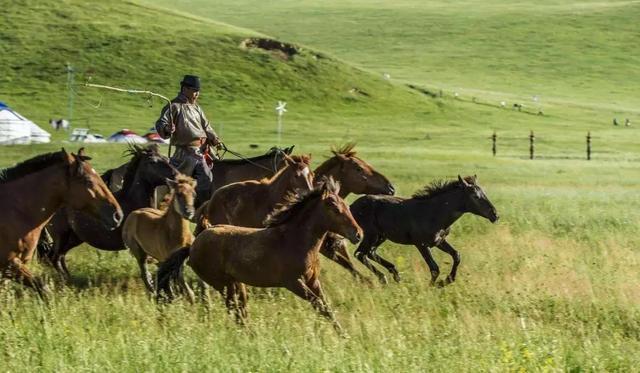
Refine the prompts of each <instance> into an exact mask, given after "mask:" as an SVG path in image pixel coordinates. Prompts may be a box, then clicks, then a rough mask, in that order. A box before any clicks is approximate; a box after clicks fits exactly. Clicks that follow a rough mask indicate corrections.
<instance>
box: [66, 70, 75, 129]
mask: <svg viewBox="0 0 640 373" xmlns="http://www.w3.org/2000/svg"><path fill="white" fill-rule="evenodd" d="M74 73H75V71H74V70H73V66H71V64H70V63H69V62H67V91H68V92H69V98H68V109H69V113H68V119H67V120H68V121H69V126H72V125H73V75H74Z"/></svg>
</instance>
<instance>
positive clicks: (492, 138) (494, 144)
mask: <svg viewBox="0 0 640 373" xmlns="http://www.w3.org/2000/svg"><path fill="white" fill-rule="evenodd" d="M497 139H498V135H497V134H496V131H493V135H491V141H492V145H491V152H492V153H493V156H494V157H495V156H496V141H497Z"/></svg>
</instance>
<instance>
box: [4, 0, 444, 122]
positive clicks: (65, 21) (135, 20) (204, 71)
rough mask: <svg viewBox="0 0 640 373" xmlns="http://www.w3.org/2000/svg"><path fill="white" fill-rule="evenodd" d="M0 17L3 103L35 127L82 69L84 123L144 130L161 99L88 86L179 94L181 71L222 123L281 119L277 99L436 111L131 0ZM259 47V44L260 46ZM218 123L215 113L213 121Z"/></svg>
mask: <svg viewBox="0 0 640 373" xmlns="http://www.w3.org/2000/svg"><path fill="white" fill-rule="evenodd" d="M3 8H4V9H3V12H2V14H1V15H0V23H1V24H2V28H0V41H1V42H0V100H4V101H6V102H8V103H9V104H11V105H12V106H14V107H15V108H16V109H17V110H18V111H21V112H23V113H24V114H25V115H27V116H29V117H31V118H33V119H34V120H35V121H37V122H39V123H42V122H46V120H47V119H48V118H51V117H66V116H67V113H68V106H67V97H68V91H67V89H66V82H67V74H66V70H65V69H66V67H65V66H66V63H67V62H69V63H71V64H72V66H73V68H74V69H75V73H76V74H75V85H74V90H75V91H76V96H75V102H74V118H75V119H76V121H75V124H76V126H83V125H86V126H90V127H92V128H94V129H96V130H99V131H107V132H108V131H111V130H114V129H118V128H122V127H131V128H133V129H137V130H146V129H147V128H148V127H149V126H150V125H151V124H152V123H153V120H154V117H155V116H156V115H157V114H158V112H159V110H160V107H161V105H162V102H159V101H157V100H155V101H153V102H152V103H153V104H154V105H155V107H153V108H150V107H149V102H147V101H146V99H145V98H144V97H138V96H135V97H131V96H127V95H122V94H114V93H110V92H107V91H97V90H95V89H92V88H85V87H83V85H82V84H83V83H84V82H87V81H89V79H91V82H92V83H100V84H108V85H113V86H119V87H126V88H131V89H148V90H153V91H155V92H159V93H161V94H164V95H166V96H170V97H172V96H173V95H175V92H177V90H178V82H179V80H180V78H181V77H182V75H183V74H185V73H193V74H198V75H200V76H201V78H202V81H203V85H204V88H203V94H202V97H201V104H202V105H203V106H204V107H205V109H206V110H207V112H211V113H213V112H215V113H216V115H217V116H218V117H215V118H212V119H217V120H220V118H224V119H226V118H228V116H233V115H235V116H238V117H242V118H244V119H245V120H248V119H249V118H250V117H261V116H269V117H270V118H271V117H272V116H273V107H274V106H275V103H276V102H277V100H286V101H287V102H288V104H289V107H290V108H293V110H294V111H297V112H303V111H304V112H306V113H313V112H315V113H323V112H326V111H349V110H351V111H353V110H357V111H360V112H366V111H371V110H374V111H376V108H379V107H380V106H382V105H391V106H393V107H396V108H397V109H399V110H403V109H404V110H407V109H409V108H411V107H415V106H416V105H420V106H422V109H421V110H423V111H432V110H434V108H435V105H433V104H431V103H429V102H428V101H427V100H425V99H424V98H423V97H422V96H421V95H419V94H417V93H414V92H411V91H410V90H409V89H406V88H403V87H401V86H397V85H392V84H390V83H388V82H386V81H385V80H384V79H382V78H381V77H379V76H374V75H372V74H370V73H367V72H363V71H361V70H358V69H356V68H353V67H351V66H349V65H347V64H345V63H342V62H340V61H338V60H336V59H334V58H331V57H330V56H327V55H325V54H322V53H318V52H315V51H313V50H311V49H308V48H303V47H298V46H293V47H294V48H295V49H294V50H293V53H295V54H293V55H291V56H289V54H286V53H283V52H281V51H279V50H275V51H272V50H266V49H262V48H260V47H259V46H254V47H252V44H251V43H248V44H249V46H247V43H244V44H243V42H244V41H246V40H247V39H248V38H260V37H261V35H259V34H257V33H255V32H251V31H248V30H243V29H239V28H234V27H231V26H228V25H224V24H220V23H215V22H212V21H209V20H206V19H203V18H197V17H194V16H190V15H187V14H182V13H177V12H172V11H168V10H161V9H155V8H148V7H144V6H140V5H137V4H134V3H131V2H127V1H114V0H110V1H105V2H99V3H98V2H83V1H73V0H71V1H62V2H57V1H28V0H23V1H14V2H11V4H9V5H8V6H4V7H3ZM254 44H255V43H254ZM212 116H213V115H212Z"/></svg>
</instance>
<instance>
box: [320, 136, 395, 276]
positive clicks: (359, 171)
mask: <svg viewBox="0 0 640 373" xmlns="http://www.w3.org/2000/svg"><path fill="white" fill-rule="evenodd" d="M354 147H355V144H353V143H351V144H346V145H344V146H342V147H340V148H337V149H336V148H333V149H331V152H332V153H333V157H331V158H329V159H327V160H326V161H324V162H323V163H322V164H321V165H320V166H318V167H317V168H316V170H315V180H316V182H318V181H319V180H321V179H322V178H326V177H332V178H333V179H334V180H336V181H337V182H339V183H340V197H341V198H346V197H347V196H348V195H349V194H351V193H355V194H385V195H393V194H394V193H395V189H394V187H393V185H392V184H391V182H389V180H388V179H387V178H386V177H385V176H384V175H382V174H381V173H379V172H378V171H376V170H375V169H374V168H373V166H371V165H370V164H369V163H367V162H365V161H364V160H363V159H361V158H360V157H358V156H357V155H356V151H355V150H354ZM320 253H321V254H322V255H324V256H326V257H327V258H329V259H331V260H333V261H334V262H336V263H338V264H339V265H341V266H342V267H344V268H346V269H347V270H348V271H349V272H351V274H352V275H353V276H354V277H356V278H358V279H361V280H364V281H369V280H368V279H367V278H365V277H363V276H362V275H361V274H360V272H358V270H357V269H356V267H355V266H354V265H353V263H352V262H351V258H350V257H349V253H348V251H347V247H346V245H345V244H344V242H343V240H342V238H341V237H339V236H336V235H334V234H333V233H329V234H328V235H327V237H326V238H325V240H324V242H323V243H322V248H321V249H320Z"/></svg>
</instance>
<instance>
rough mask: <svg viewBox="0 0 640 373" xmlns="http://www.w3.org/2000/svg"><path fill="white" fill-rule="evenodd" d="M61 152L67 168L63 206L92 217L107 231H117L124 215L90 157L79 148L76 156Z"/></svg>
mask: <svg viewBox="0 0 640 373" xmlns="http://www.w3.org/2000/svg"><path fill="white" fill-rule="evenodd" d="M62 151H63V152H64V154H65V156H66V164H67V167H68V172H67V180H68V194H67V196H66V197H65V200H66V203H67V204H68V205H69V206H70V207H71V208H73V209H76V210H84V211H87V212H89V213H91V214H93V215H94V216H96V217H97V218H99V219H100V221H102V223H103V224H104V225H105V226H106V227H107V228H109V229H115V228H117V227H118V226H119V225H120V223H122V219H123V216H124V215H123V213H122V208H121V207H120V205H119V204H118V201H116V199H115V197H114V196H113V194H111V191H110V190H109V188H108V187H107V185H106V184H105V183H104V181H103V180H102V178H101V177H100V175H98V173H97V172H96V170H95V169H94V168H93V167H92V166H91V164H90V163H89V162H88V161H89V160H90V159H91V158H90V157H88V156H86V155H85V153H84V148H80V150H78V154H74V153H71V154H69V153H67V152H66V150H64V149H62Z"/></svg>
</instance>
